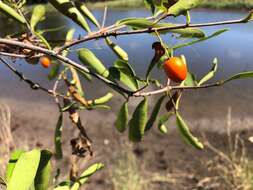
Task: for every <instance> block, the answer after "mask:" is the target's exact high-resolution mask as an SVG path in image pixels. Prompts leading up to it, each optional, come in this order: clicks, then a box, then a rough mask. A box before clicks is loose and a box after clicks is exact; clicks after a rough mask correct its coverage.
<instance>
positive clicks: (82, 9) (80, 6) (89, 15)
mask: <svg viewBox="0 0 253 190" xmlns="http://www.w3.org/2000/svg"><path fill="white" fill-rule="evenodd" d="M75 5H76V7H77V8H78V10H79V11H80V12H81V13H82V14H83V15H84V16H85V17H86V18H88V19H89V20H90V21H91V22H92V23H93V24H94V25H95V26H97V27H98V28H99V27H100V24H99V23H98V21H97V19H96V18H95V17H94V15H93V14H92V13H91V12H90V10H89V9H88V8H87V7H86V5H85V4H84V3H82V2H81V1H75Z"/></svg>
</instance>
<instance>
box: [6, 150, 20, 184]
mask: <svg viewBox="0 0 253 190" xmlns="http://www.w3.org/2000/svg"><path fill="white" fill-rule="evenodd" d="M23 153H24V151H23V150H15V151H14V152H13V153H12V154H11V157H10V160H9V163H8V165H7V169H6V175H5V176H6V181H7V183H9V182H10V179H11V176H12V173H13V170H14V168H15V166H16V163H17V161H18V159H19V158H20V156H21V155H22V154H23Z"/></svg>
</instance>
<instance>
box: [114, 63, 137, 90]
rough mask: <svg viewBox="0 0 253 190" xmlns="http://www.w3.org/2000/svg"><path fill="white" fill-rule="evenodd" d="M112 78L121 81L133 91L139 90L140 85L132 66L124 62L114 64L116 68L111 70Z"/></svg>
mask: <svg viewBox="0 0 253 190" xmlns="http://www.w3.org/2000/svg"><path fill="white" fill-rule="evenodd" d="M109 73H110V77H111V78H113V79H116V80H119V81H121V82H122V83H123V84H124V85H126V86H127V87H129V88H130V89H131V90H134V91H136V90H137V89H138V88H139V83H138V81H137V79H136V75H135V72H134V70H133V69H132V67H131V65H130V64H129V63H128V62H127V61H124V60H121V59H119V60H117V61H115V62H114V67H111V68H110V69H109Z"/></svg>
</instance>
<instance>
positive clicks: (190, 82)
mask: <svg viewBox="0 0 253 190" xmlns="http://www.w3.org/2000/svg"><path fill="white" fill-rule="evenodd" d="M197 84H198V83H197V80H196V77H195V76H194V75H193V74H191V73H189V72H188V73H187V77H186V79H185V80H184V81H183V82H182V84H181V86H197Z"/></svg>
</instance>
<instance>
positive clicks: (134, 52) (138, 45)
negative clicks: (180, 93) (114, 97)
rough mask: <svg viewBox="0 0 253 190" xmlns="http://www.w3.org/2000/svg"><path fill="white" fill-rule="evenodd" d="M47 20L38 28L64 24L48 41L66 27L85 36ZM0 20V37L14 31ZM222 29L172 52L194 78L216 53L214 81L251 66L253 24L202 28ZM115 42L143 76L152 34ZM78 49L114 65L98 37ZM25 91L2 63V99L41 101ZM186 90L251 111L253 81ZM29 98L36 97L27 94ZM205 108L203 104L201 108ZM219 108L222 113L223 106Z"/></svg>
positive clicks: (26, 68) (223, 16) (216, 14)
mask: <svg viewBox="0 0 253 190" xmlns="http://www.w3.org/2000/svg"><path fill="white" fill-rule="evenodd" d="M94 14H95V16H96V17H97V18H98V20H99V21H101V20H102V17H103V12H102V11H99V10H98V11H94ZM246 14H247V13H246V12H235V11H215V10H195V11H193V12H192V22H193V23H201V22H212V21H220V20H231V19H238V18H241V17H244V16H245V15H246ZM149 15H150V13H149V12H148V11H145V10H109V11H108V16H107V20H106V25H110V24H113V23H114V22H115V21H116V20H118V19H121V18H126V17H147V16H149ZM47 19H48V20H49V22H48V20H47V21H46V22H43V23H41V24H40V25H39V27H40V28H41V29H43V28H52V27H62V26H64V28H62V29H61V30H59V31H57V32H54V33H47V34H46V37H47V38H48V39H53V40H55V39H64V36H65V33H66V31H67V29H68V28H71V27H74V28H76V30H77V32H76V33H75V36H76V37H77V36H78V35H84V32H83V31H82V30H81V29H80V28H79V27H78V26H77V25H75V24H74V23H73V22H72V21H70V20H68V19H65V18H63V17H61V16H59V15H58V14H56V13H50V14H48V15H47ZM169 20H171V21H172V22H177V23H183V22H184V21H185V18H184V17H178V18H176V19H174V18H170V19H169ZM0 23H1V32H0V35H1V36H3V34H6V33H8V32H9V31H10V30H11V29H13V28H16V29H17V26H16V25H14V26H12V25H10V24H9V23H7V22H4V20H1V21H0ZM12 27H13V28H12ZM222 28H229V29H230V30H229V31H228V32H226V33H224V34H222V35H221V36H218V37H215V38H213V39H211V40H208V41H205V42H201V43H199V44H196V45H193V46H191V47H185V48H182V49H180V50H178V51H176V52H175V54H176V55H180V54H184V55H185V56H186V58H187V61H188V65H189V70H190V71H191V72H193V73H195V74H196V75H197V78H201V76H203V75H204V74H205V73H206V72H208V70H209V69H210V68H211V66H212V60H213V59H214V58H215V57H217V58H218V60H219V70H218V72H217V75H216V77H215V78H214V80H219V79H224V78H226V77H228V76H230V75H233V74H235V73H238V72H243V71H247V70H253V62H252V49H253V38H252V35H253V33H252V31H253V23H247V24H238V25H229V26H215V27H207V28H203V30H204V31H205V33H206V34H207V35H210V34H212V33H213V32H215V31H216V30H219V29H222ZM93 29H94V28H93ZM162 38H163V40H164V41H165V42H169V43H170V44H172V45H174V44H175V43H177V42H180V41H182V39H180V40H174V39H172V37H171V35H164V36H162ZM113 40H115V39H113ZM116 40H117V43H118V44H119V45H120V46H121V47H122V48H124V49H125V50H126V51H127V52H128V53H129V58H130V59H129V60H130V63H131V64H132V66H133V67H134V69H135V70H136V72H137V74H139V75H143V74H144V73H145V71H146V69H147V67H148V64H149V63H150V60H151V59H152V57H153V50H152V49H151V45H152V43H153V42H154V41H157V39H156V37H155V36H151V35H148V34H141V35H132V36H119V37H117V39H116ZM80 47H86V48H89V49H91V50H92V51H94V53H95V54H96V55H97V56H98V57H99V58H101V60H103V62H104V63H105V65H106V66H110V65H112V64H113V61H114V60H116V57H115V55H114V54H113V53H112V52H111V50H110V49H109V48H108V47H107V46H106V45H105V43H104V42H103V41H102V40H97V41H91V42H86V43H83V44H81V45H79V46H77V47H76V48H80ZM70 57H71V58H73V59H74V60H76V61H78V60H77V58H76V56H75V52H74V51H73V52H72V53H71V55H70ZM16 67H17V68H18V69H20V70H21V71H22V72H23V73H24V74H26V75H27V76H28V77H31V78H33V79H35V81H36V82H40V83H41V84H43V85H45V86H48V87H50V86H52V84H53V83H52V82H49V81H48V80H47V79H46V76H47V72H48V70H45V69H44V68H42V67H41V66H40V65H38V66H33V65H29V64H26V63H24V62H23V61H21V60H20V61H18V62H17V64H16ZM153 76H154V77H158V78H160V79H162V80H163V79H165V75H164V73H163V72H162V71H158V70H156V71H154V73H153ZM87 88H88V89H89V90H90V92H91V93H97V88H96V89H94V86H90V87H87ZM29 92H30V91H29V89H28V87H27V86H26V85H25V84H24V83H19V82H17V77H16V76H14V75H13V74H12V73H11V72H10V71H8V70H7V69H6V68H5V67H4V66H3V65H1V64H0V97H14V98H16V97H20V96H22V98H23V99H27V101H30V100H31V99H34V98H35V99H39V98H38V96H37V95H35V94H36V93H32V95H28V94H29ZM243 92H244V93H243ZM24 94H25V96H24ZM189 94H190V95H189V97H191V98H190V99H189V101H193V100H194V101H195V103H196V102H199V101H201V100H206V99H208V98H209V99H208V100H207V101H208V103H209V104H210V105H211V104H212V105H213V103H214V102H217V101H218V102H221V101H222V103H224V105H225V106H227V105H235V107H237V106H236V105H237V104H238V103H239V104H240V105H241V106H246V107H249V108H248V111H249V112H252V110H253V108H252V107H253V106H251V105H250V104H249V103H248V102H249V101H250V102H251V101H252V99H253V98H252V80H248V79H247V80H240V81H236V82H232V83H231V84H230V85H227V86H225V87H222V88H219V89H218V90H213V89H210V90H206V91H205V93H202V92H196V93H189ZM31 96H33V97H34V98H31ZM210 96H211V100H210ZM240 96H241V97H242V96H243V97H244V98H243V99H242V98H239V97H240ZM41 97H43V96H41ZM196 97H198V98H196ZM227 99H229V101H227ZM194 101H193V102H194ZM209 104H208V105H209ZM190 105H192V104H189V106H190ZM204 106H206V105H204V104H203V105H202V107H204ZM225 106H224V107H225ZM207 107H208V106H207ZM214 107H215V106H214ZM214 109H215V108H214ZM221 110H222V111H224V109H221ZM207 111H208V110H207Z"/></svg>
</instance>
